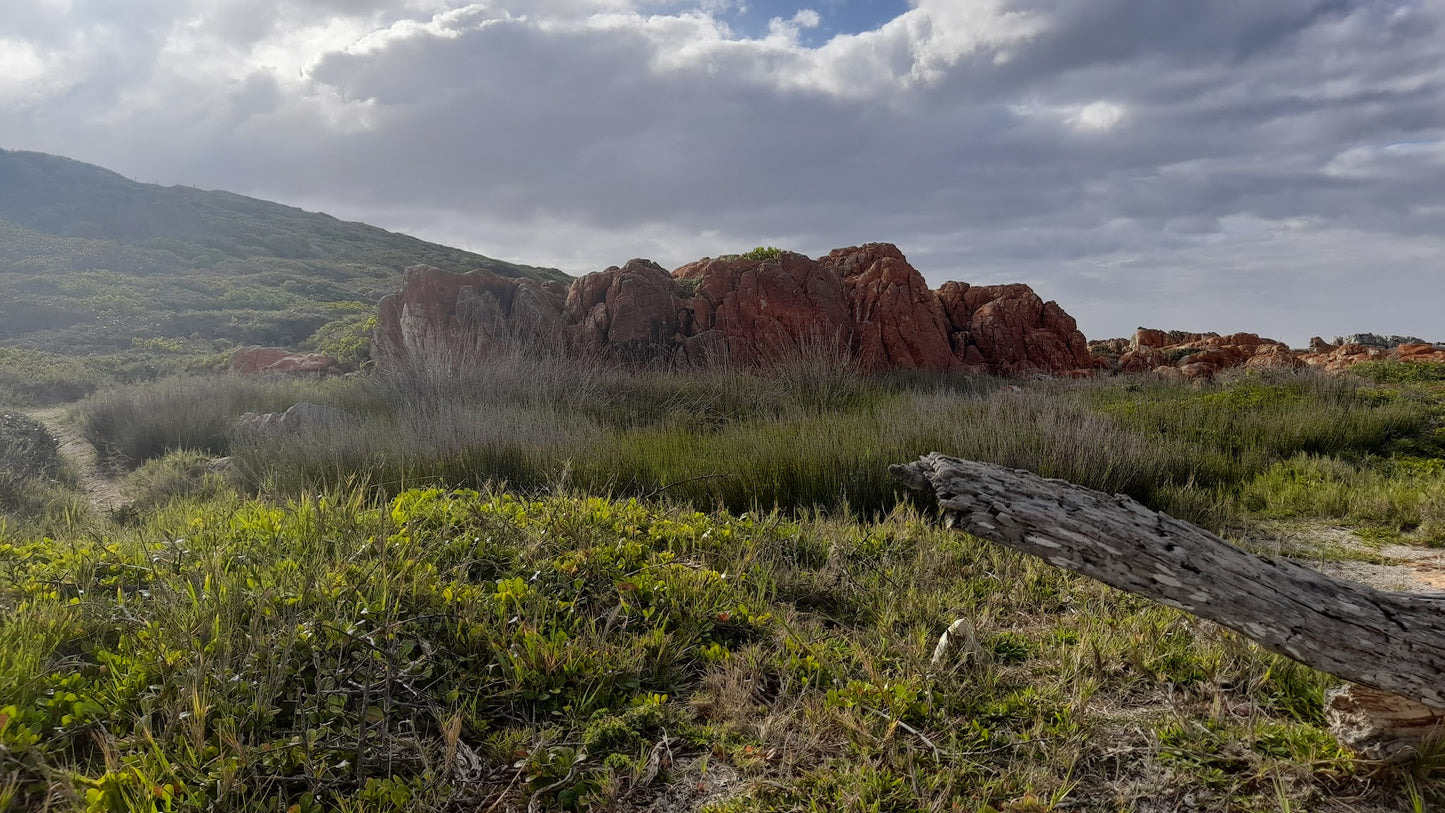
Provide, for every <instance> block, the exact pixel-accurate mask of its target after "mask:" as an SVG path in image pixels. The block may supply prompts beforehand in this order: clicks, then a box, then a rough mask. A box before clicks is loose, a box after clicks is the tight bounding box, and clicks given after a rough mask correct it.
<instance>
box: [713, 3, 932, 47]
mask: <svg viewBox="0 0 1445 813" xmlns="http://www.w3.org/2000/svg"><path fill="white" fill-rule="evenodd" d="M909 8H910V4H909V3H908V0H741V2H740V3H738V4H737V5H735V6H733V7H732V8H729V9H727V10H726V11H723V12H720V13H719V14H718V17H720V18H721V19H723V20H725V21H726V22H727V24H728V26H730V27H731V28H732V29H733V31H735V32H737V33H738V34H740V35H742V36H745V37H749V38H752V37H761V36H765V35H766V34H767V33H768V21H769V20H771V19H773V18H774V17H781V18H783V19H784V20H788V19H792V17H793V15H795V14H797V13H798V12H799V11H801V10H803V9H812V10H813V11H816V12H818V16H819V17H820V18H821V19H820V22H819V23H818V27H817V28H814V29H811V30H804V31H802V32H801V33H800V38H801V39H802V41H803V42H804V44H807V45H820V44H822V43H824V42H827V41H828V40H830V39H832V38H833V37H835V36H837V35H838V34H857V33H860V32H863V31H872V30H873V29H875V28H878V27H879V26H881V25H883V24H884V23H886V22H888V21H889V20H891V19H893V18H894V17H897V16H898V15H900V14H902V13H903V12H905V11H907V10H908V9H909Z"/></svg>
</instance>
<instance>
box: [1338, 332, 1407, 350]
mask: <svg viewBox="0 0 1445 813" xmlns="http://www.w3.org/2000/svg"><path fill="white" fill-rule="evenodd" d="M1346 344H1359V345H1363V346H1365V347H1378V348H1380V349H1382V350H1391V349H1394V348H1396V347H1399V346H1400V345H1402V344H1429V342H1427V341H1425V340H1424V339H1421V338H1419V337H1417V336H1381V335H1378V334H1375V333H1351V334H1350V335H1348V336H1345V337H1340V336H1336V337H1335V341H1334V345H1335V346H1336V347H1339V346H1341V345H1346Z"/></svg>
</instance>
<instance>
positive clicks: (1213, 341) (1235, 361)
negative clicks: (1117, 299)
mask: <svg viewBox="0 0 1445 813" xmlns="http://www.w3.org/2000/svg"><path fill="white" fill-rule="evenodd" d="M1129 348H1130V349H1129V350H1128V351H1126V352H1124V353H1123V354H1122V355H1120V356H1119V358H1118V362H1117V369H1118V370H1119V371H1120V372H1126V373H1143V372H1149V371H1151V370H1152V371H1154V372H1159V371H1161V370H1169V369H1175V370H1178V371H1179V372H1180V373H1181V374H1182V375H1183V376H1184V377H1185V378H1189V379H1210V378H1213V377H1214V376H1215V375H1216V374H1217V373H1219V371H1220V370H1227V369H1230V368H1233V367H1242V366H1245V365H1249V366H1252V367H1256V368H1259V367H1270V366H1273V367H1293V366H1297V365H1295V364H1294V363H1293V360H1294V355H1293V354H1292V353H1291V352H1290V349H1289V347H1287V346H1286V345H1284V344H1282V343H1280V342H1277V341H1275V340H1273V339H1263V338H1260V337H1259V336H1257V335H1256V334H1253V333H1231V334H1229V335H1227V336H1221V335H1219V334H1218V333H1188V332H1185V331H1179V330H1170V331H1163V330H1153V329H1150V328H1142V327H1141V328H1139V330H1138V331H1137V332H1136V333H1135V334H1134V338H1133V339H1132V340H1130V342H1129ZM1256 357H1258V358H1259V360H1258V361H1255V359H1256ZM1286 357H1287V358H1286Z"/></svg>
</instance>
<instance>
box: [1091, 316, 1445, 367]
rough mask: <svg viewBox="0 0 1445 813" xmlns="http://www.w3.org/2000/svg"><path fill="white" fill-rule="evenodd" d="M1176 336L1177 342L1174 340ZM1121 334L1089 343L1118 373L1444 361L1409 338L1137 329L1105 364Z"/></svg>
mask: <svg viewBox="0 0 1445 813" xmlns="http://www.w3.org/2000/svg"><path fill="white" fill-rule="evenodd" d="M1176 340H1182V341H1176ZM1122 341H1123V340H1121V339H1111V340H1107V341H1104V342H1094V343H1093V344H1092V345H1091V348H1093V350H1094V351H1095V352H1096V353H1098V354H1100V355H1101V356H1103V357H1104V359H1105V361H1104V364H1105V365H1109V366H1110V368H1111V369H1117V370H1118V371H1120V372H1148V371H1151V370H1152V371H1153V372H1156V373H1161V374H1165V375H1171V376H1181V375H1182V376H1183V377H1185V378H1212V377H1213V376H1214V375H1215V374H1216V373H1218V372H1219V371H1220V370H1226V369H1230V368H1233V367H1245V368H1248V369H1252V370H1260V369H1290V370H1292V369H1299V368H1301V367H1305V366H1309V367H1314V368H1316V369H1320V370H1323V371H1325V372H1330V373H1338V372H1343V371H1345V370H1348V369H1350V368H1351V367H1353V366H1354V365H1356V364H1359V363H1360V362H1363V361H1384V360H1396V361H1404V362H1412V363H1413V362H1426V363H1442V364H1445V346H1441V345H1432V344H1422V343H1412V344H1401V345H1398V346H1396V347H1393V348H1387V347H1380V346H1368V345H1363V344H1356V343H1346V344H1340V345H1334V344H1330V343H1329V342H1326V341H1324V340H1323V339H1321V338H1319V337H1315V338H1312V339H1310V349H1309V350H1308V351H1294V350H1291V349H1290V348H1289V347H1287V346H1285V345H1284V344H1282V343H1280V342H1277V341H1274V340H1273V339H1262V338H1260V337H1259V336H1257V335H1255V334H1253V333H1233V334H1230V335H1228V336H1220V335H1219V334H1217V333H1184V332H1182V331H1168V332H1166V331H1162V330H1150V329H1147V328H1140V329H1139V331H1138V332H1137V333H1135V334H1134V338H1133V339H1132V340H1130V341H1129V349H1128V350H1127V351H1125V352H1122V353H1120V354H1119V355H1118V357H1117V361H1116V362H1114V363H1113V364H1112V365H1110V361H1109V360H1110V358H1111V356H1110V354H1111V352H1118V350H1119V349H1120V347H1121V342H1122Z"/></svg>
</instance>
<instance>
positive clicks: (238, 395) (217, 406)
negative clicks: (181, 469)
mask: <svg viewBox="0 0 1445 813" xmlns="http://www.w3.org/2000/svg"><path fill="white" fill-rule="evenodd" d="M345 387H346V383H345V382H339V383H332V382H320V383H317V382H300V381H285V380H272V379H248V378H240V377H236V376H230V375H209V376H195V377H190V378H170V379H164V380H162V381H157V382H153V383H148V384H136V385H131V386H126V387H118V388H114V389H109V390H104V391H102V392H100V393H97V394H95V395H92V396H91V397H89V398H86V399H85V400H83V401H81V402H80V403H79V404H77V405H76V407H75V410H76V412H77V413H78V417H79V422H80V425H81V429H82V431H83V432H84V434H85V437H86V439H87V440H89V441H90V443H91V444H92V445H93V446H95V448H96V451H97V452H98V453H99V454H100V456H101V459H102V460H107V461H110V462H112V463H114V464H117V465H120V466H124V467H126V468H135V467H136V466H138V465H140V464H141V463H144V462H145V461H147V460H150V459H152V458H157V457H161V456H162V455H165V454H166V453H168V452H173V451H178V450H182V449H184V450H190V451H195V452H204V453H207V454H211V455H225V454H226V453H227V452H228V451H229V449H230V442H231V428H232V425H233V424H234V423H235V421H236V418H238V417H239V416H240V415H242V414H243V413H246V412H282V411H284V410H286V409H287V408H288V407H290V406H292V405H294V404H296V403H297V402H298V401H302V400H307V399H311V400H330V399H329V398H328V395H327V394H328V393H337V394H336V395H335V396H333V397H334V398H336V399H338V400H342V401H343V402H344V389H345ZM318 390H319V392H318Z"/></svg>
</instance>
